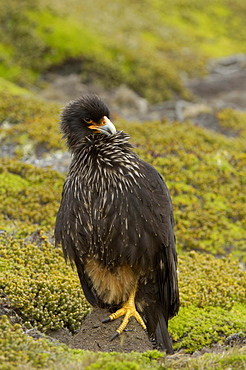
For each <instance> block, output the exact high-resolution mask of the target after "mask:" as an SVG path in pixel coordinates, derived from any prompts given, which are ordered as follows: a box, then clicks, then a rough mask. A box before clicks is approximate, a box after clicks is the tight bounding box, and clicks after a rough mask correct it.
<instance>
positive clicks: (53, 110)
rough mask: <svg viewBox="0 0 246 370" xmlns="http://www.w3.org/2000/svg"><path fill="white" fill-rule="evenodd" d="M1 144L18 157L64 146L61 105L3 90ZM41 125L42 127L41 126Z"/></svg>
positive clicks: (38, 153) (40, 153)
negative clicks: (61, 129) (60, 123)
mask: <svg viewBox="0 0 246 370" xmlns="http://www.w3.org/2000/svg"><path fill="white" fill-rule="evenodd" d="M0 101H1V103H0V143H1V145H2V146H10V147H11V148H12V151H14V154H15V155H16V156H19V157H20V156H21V157H22V156H23V155H31V154H34V153H35V154H36V155H42V153H43V152H44V151H45V152H47V151H50V150H54V149H58V148H61V147H62V145H61V134H60V132H59V127H58V121H59V110H60V106H59V105H58V104H54V103H49V104H47V103H45V102H44V101H42V100H40V99H37V98H34V97H30V96H28V97H26V96H15V95H12V94H10V93H7V92H5V91H4V92H1V91H0ZM41 128H42V129H41Z"/></svg>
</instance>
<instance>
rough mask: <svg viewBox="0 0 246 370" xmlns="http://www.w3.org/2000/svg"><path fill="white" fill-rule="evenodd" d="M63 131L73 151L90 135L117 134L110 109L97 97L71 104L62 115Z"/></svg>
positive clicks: (85, 97) (83, 97) (75, 101)
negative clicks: (110, 115) (110, 117)
mask: <svg viewBox="0 0 246 370" xmlns="http://www.w3.org/2000/svg"><path fill="white" fill-rule="evenodd" d="M61 129H62V132H63V134H64V138H65V139H66V141H67V144H68V147H69V149H70V150H71V151H73V149H75V148H76V146H77V145H78V144H79V143H80V142H81V139H83V138H84V137H86V136H88V135H93V134H94V135H96V134H104V135H107V136H108V135H113V134H115V133H116V128H115V126H114V125H113V123H112V122H111V121H110V119H109V109H108V107H107V106H106V105H105V104H104V103H103V101H102V100H101V99H100V98H99V97H98V96H97V95H86V96H82V97H81V98H79V99H76V100H73V101H71V102H69V103H68V104H67V106H66V107H65V108H64V110H63V112H62V115H61Z"/></svg>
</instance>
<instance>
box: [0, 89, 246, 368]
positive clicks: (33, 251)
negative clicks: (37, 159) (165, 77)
mask: <svg viewBox="0 0 246 370" xmlns="http://www.w3.org/2000/svg"><path fill="white" fill-rule="evenodd" d="M0 94H1V97H2V99H1V105H0V119H1V122H2V125H1V138H0V140H1V143H2V145H3V146H4V145H8V144H13V143H14V144H16V145H17V146H16V147H15V148H16V151H15V152H14V153H12V155H13V156H17V157H18V158H19V159H21V158H23V156H24V155H25V151H23V147H25V145H26V143H31V144H32V146H31V147H30V146H29V152H28V153H29V155H31V154H32V153H36V154H37V152H38V149H39V150H40V148H41V147H42V145H43V146H44V152H45V151H47V150H49V151H55V150H57V149H58V148H59V146H60V145H61V141H60V140H61V135H60V133H59V127H58V125H57V122H58V116H59V110H60V107H59V106H58V105H54V104H48V103H46V104H45V105H44V104H43V102H42V101H39V100H37V99H34V98H28V99H27V98H26V97H21V96H19V97H16V96H12V95H11V94H7V93H0ZM218 117H219V119H220V122H221V125H223V126H227V127H230V128H232V129H233V130H235V132H236V133H237V135H238V137H235V138H227V137H225V136H223V135H219V134H215V133H214V134H212V133H211V132H208V131H206V130H204V129H202V128H199V127H195V126H192V125H191V124H189V123H184V124H181V123H178V122H177V123H174V124H170V123H168V122H162V123H157V122H153V123H145V124H138V123H127V122H125V121H120V122H118V123H117V122H115V124H116V126H117V128H119V129H124V130H125V131H126V132H128V133H129V134H130V135H131V141H132V142H133V143H134V144H135V145H136V150H137V152H138V153H139V155H140V156H141V157H142V158H143V159H145V160H146V161H148V162H149V163H152V164H153V165H154V166H155V167H156V168H157V169H158V170H159V171H160V173H161V174H162V175H163V176H164V178H165V179H166V181H167V183H168V186H169V189H170V191H171V194H172V199H173V203H174V210H175V218H176V234H177V239H178V249H179V255H180V257H179V280H180V292H181V301H182V307H181V310H180V313H179V315H178V316H177V317H175V318H174V319H172V320H171V321H170V333H171V335H172V336H173V339H174V348H175V349H180V348H182V349H183V350H185V351H187V352H193V351H194V350H196V349H200V348H202V347H203V346H210V345H211V344H213V343H223V341H224V339H225V338H226V336H228V335H230V334H233V333H235V332H240V331H246V327H245V322H246V311H245V303H246V302H245V297H246V283H245V282H246V278H245V277H246V276H245V272H243V271H242V269H241V267H240V265H239V264H238V260H241V261H242V262H243V261H244V262H245V208H244V206H243V203H245V196H246V195H245V192H243V187H244V186H245V162H246V156H245V153H244V148H245V146H244V143H245V130H244V122H245V114H243V113H239V112H237V111H234V110H224V111H221V112H220V113H219V114H218ZM23 135H24V136H23ZM23 137H24V139H23ZM61 148H62V146H61ZM63 148H64V146H63ZM38 155H40V156H41V155H42V152H39V153H38ZM0 179H1V188H0V209H1V228H0V229H1V247H0V248H1V250H0V278H1V283H0V287H1V290H2V307H4V308H5V309H7V310H11V309H13V310H14V311H15V312H16V313H17V314H18V315H19V317H20V318H21V320H22V324H23V325H24V326H26V327H30V326H31V325H34V326H36V327H38V328H40V329H41V330H43V331H46V330H47V329H50V328H59V327H64V326H65V327H68V328H69V329H70V330H74V329H76V328H77V327H78V326H79V324H80V322H81V320H82V318H83V316H84V315H85V314H86V312H87V311H88V305H87V304H86V302H85V300H84V297H83V295H82V292H81V289H80V285H79V281H78V278H77V276H76V273H75V272H73V271H72V269H71V267H70V266H68V265H66V264H65V262H64V260H63V257H62V254H61V251H60V249H56V248H54V244H53V238H52V235H53V231H52V230H53V227H54V221H55V216H56V212H57V210H58V207H59V201H60V195H61V190H62V184H63V181H64V175H61V174H58V173H57V172H55V171H51V170H50V169H37V168H35V167H33V166H31V165H27V164H24V163H22V162H20V161H18V160H16V159H14V158H12V159H9V158H2V159H1V160H0ZM3 230H5V231H3ZM190 250H193V252H188V251H190ZM195 250H196V251H195ZM200 252H203V253H200ZM204 252H205V253H204ZM212 254H213V255H215V256H218V255H219V256H220V258H219V259H218V258H215V257H214V256H212ZM229 254H230V255H229ZM222 256H224V257H223V258H221V257H222ZM1 330H2V332H3V338H4V339H2V343H1V344H2V346H0V348H1V349H0V351H2V353H1V360H2V364H3V365H1V366H3V367H2V368H3V369H4V368H6V369H7V368H10V369H11V367H10V366H12V368H14V366H15V365H16V364H17V363H19V364H22V365H23V366H27V368H28V366H30V368H38V367H43V368H58V367H59V366H60V364H61V363H62V366H63V367H64V368H73V367H72V366H74V368H76V366H79V365H78V363H80V362H82V363H83V366H87V368H88V369H93V368H105V369H111V368H112V369H113V368H117V369H125V368H132V369H140V368H141V369H142V368H143V369H148V368H165V367H166V368H168V367H169V368H175V366H179V365H177V364H175V362H173V363H171V365H170V364H169V363H168V364H167V363H166V362H165V360H164V359H163V357H162V355H161V354H159V353H157V352H151V353H150V354H144V355H140V354H129V355H121V354H100V355H96V354H92V353H87V352H83V351H72V350H69V349H67V348H66V347H64V346H54V345H52V344H50V343H48V342H46V341H43V340H39V341H36V342H35V341H34V340H33V339H31V338H27V337H26V336H25V335H24V334H23V333H22V332H21V329H20V328H19V327H16V326H15V327H11V326H9V324H8V323H7V322H6V321H5V319H3V321H2V326H1ZM1 338H2V337H1ZM124 356H125V357H124ZM211 356H212V355H211ZM211 356H209V355H206V356H205V355H204V357H203V358H202V359H200V360H196V359H193V360H192V361H191V362H189V364H187V361H186V362H182V365H181V366H182V367H181V368H194V369H195V368H199V366H202V365H201V363H199V361H204V362H205V363H206V364H209V365H208V366H210V368H211V369H212V368H216V369H226V368H227V367H228V366H229V365H228V363H229V364H230V366H237V367H236V368H238V369H240V368H243V361H245V356H246V354H245V351H244V349H242V350H241V352H240V351H239V350H238V351H237V352H233V353H230V354H229V353H228V354H226V353H225V354H223V356H222V355H221V356H217V357H216V355H214V357H211ZM153 357H156V358H155V359H151V360H150V358H153ZM27 364H28V365H27ZM113 364H116V365H113ZM5 365H6V366H5ZM4 366H5V367H4ZM8 366H9V367H8ZM70 366H71V367H70ZM114 366H115V367H114ZM192 366H193V367H192ZM176 368H179V367H176ZM207 368H209V367H207Z"/></svg>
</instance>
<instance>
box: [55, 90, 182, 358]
mask: <svg viewBox="0 0 246 370" xmlns="http://www.w3.org/2000/svg"><path fill="white" fill-rule="evenodd" d="M60 128H61V131H62V133H63V139H64V140H65V141H66V144H67V147H68V150H69V151H70V152H71V154H72V159H71V164H70V167H69V170H68V174H67V177H66V179H65V182H64V185H63V190H62V195H61V203H60V208H59V210H58V213H57V217H56V224H55V241H56V245H60V246H62V249H63V253H64V257H65V259H66V260H70V261H71V263H72V264H73V265H75V266H76V268H77V272H78V277H79V279H80V283H81V286H82V289H83V292H84V295H85V297H86V299H87V300H88V302H89V303H90V304H91V305H92V306H94V307H100V308H105V309H108V312H109V314H110V315H109V316H108V317H107V318H106V319H105V320H103V321H102V322H104V323H106V322H109V321H112V320H115V319H118V318H119V317H122V322H121V324H120V326H119V327H118V328H117V330H116V331H115V334H114V335H113V337H112V338H111V340H113V339H114V338H115V337H117V336H119V335H120V334H121V333H122V332H123V331H124V330H125V329H126V327H127V324H128V321H129V318H130V317H132V316H133V317H135V319H136V320H137V322H138V323H139V324H140V325H141V327H142V328H143V329H144V330H146V332H147V334H148V336H149V339H150V340H151V342H152V343H153V347H154V348H157V349H159V350H161V351H165V352H166V353H168V354H172V353H173V346H172V341H171V338H170V335H169V333H168V320H169V319H170V318H172V317H173V316H175V315H176V314H177V313H178V310H179V305H180V301H179V287H178V277H177V251H176V242H175V234H174V215H173V206H172V201H171V197H170V194H169V190H168V188H167V186H166V184H165V181H164V180H163V178H162V177H161V175H160V174H159V173H158V171H157V170H156V169H155V168H154V167H153V166H152V165H150V164H148V163H146V162H144V161H143V160H142V159H141V158H140V157H139V156H138V155H137V153H136V152H135V151H134V150H133V148H134V146H133V145H132V144H131V143H130V141H129V140H130V136H129V135H128V134H127V133H125V132H124V131H118V130H116V128H115V125H114V124H113V123H112V120H111V119H110V111H109V109H108V107H107V105H106V104H105V103H104V102H103V101H102V100H101V99H100V97H98V96H97V95H95V94H89V95H83V96H81V97H79V98H78V99H76V100H73V101H70V102H69V103H68V104H67V105H66V106H65V108H64V109H63V110H62V113H61V120H60Z"/></svg>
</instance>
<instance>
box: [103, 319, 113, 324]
mask: <svg viewBox="0 0 246 370" xmlns="http://www.w3.org/2000/svg"><path fill="white" fill-rule="evenodd" d="M109 321H111V319H110V317H107V318H106V319H104V320H103V321H102V323H103V324H105V323H106V322H109Z"/></svg>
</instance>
